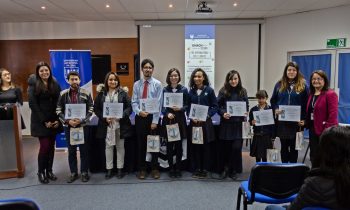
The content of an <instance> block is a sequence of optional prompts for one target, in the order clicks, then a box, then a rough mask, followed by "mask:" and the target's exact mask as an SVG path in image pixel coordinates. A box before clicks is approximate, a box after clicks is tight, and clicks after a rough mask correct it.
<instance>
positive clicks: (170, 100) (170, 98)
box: [163, 93, 183, 108]
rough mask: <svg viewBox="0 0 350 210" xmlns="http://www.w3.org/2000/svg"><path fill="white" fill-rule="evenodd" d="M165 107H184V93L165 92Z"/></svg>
mask: <svg viewBox="0 0 350 210" xmlns="http://www.w3.org/2000/svg"><path fill="white" fill-rule="evenodd" d="M163 106H164V107H176V108H182V107H183V93H164V101H163Z"/></svg>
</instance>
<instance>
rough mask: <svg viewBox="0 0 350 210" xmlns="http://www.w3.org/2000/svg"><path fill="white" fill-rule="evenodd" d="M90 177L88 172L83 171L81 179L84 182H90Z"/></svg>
mask: <svg viewBox="0 0 350 210" xmlns="http://www.w3.org/2000/svg"><path fill="white" fill-rule="evenodd" d="M89 179H90V176H89V174H88V173H87V172H83V173H81V181H82V182H88V181H89Z"/></svg>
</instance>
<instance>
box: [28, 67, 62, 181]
mask: <svg viewBox="0 0 350 210" xmlns="http://www.w3.org/2000/svg"><path fill="white" fill-rule="evenodd" d="M60 91H61V87H60V86H59V84H58V83H57V81H56V80H55V79H54V78H53V77H52V73H51V68H50V66H49V64H47V63H45V62H39V63H38V64H37V66H36V73H35V75H34V74H33V75H31V76H30V77H29V79H28V102H29V107H30V109H31V110H32V113H31V117H30V123H31V124H30V132H31V135H32V136H35V137H38V138H39V142H40V149H39V154H38V179H39V181H40V182H41V183H43V184H47V183H49V180H52V181H55V180H56V179H57V177H56V176H55V174H54V173H53V172H52V165H53V159H54V155H55V138H56V134H57V133H60V132H62V131H63V129H62V125H61V123H60V122H59V120H58V116H57V114H56V105H57V101H58V97H59V95H60Z"/></svg>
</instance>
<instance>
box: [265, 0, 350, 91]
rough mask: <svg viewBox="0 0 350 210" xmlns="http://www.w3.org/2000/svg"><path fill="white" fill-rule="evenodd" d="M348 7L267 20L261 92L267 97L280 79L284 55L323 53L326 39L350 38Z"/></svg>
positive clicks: (284, 60)
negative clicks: (292, 52)
mask: <svg viewBox="0 0 350 210" xmlns="http://www.w3.org/2000/svg"><path fill="white" fill-rule="evenodd" d="M349 20H350V6H346V7H345V6H344V7H337V8H331V9H325V10H318V11H314V12H306V13H300V14H295V15H288V16H281V17H275V18H268V19H267V20H266V23H265V43H264V45H265V55H264V57H265V65H264V73H265V75H264V80H263V84H262V88H265V89H266V90H267V91H268V93H272V89H273V87H274V85H275V83H276V82H277V80H278V79H279V78H280V77H281V76H282V72H283V68H284V66H285V64H286V62H287V52H289V51H300V50H319V49H326V41H327V39H329V38H344V37H345V38H347V42H348V43H347V46H350V45H349V41H350V40H349V38H350V21H349Z"/></svg>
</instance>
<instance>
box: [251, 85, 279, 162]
mask: <svg viewBox="0 0 350 210" xmlns="http://www.w3.org/2000/svg"><path fill="white" fill-rule="evenodd" d="M255 97H256V98H257V99H258V104H257V105H256V106H254V107H253V108H251V109H250V111H249V123H250V124H251V125H253V129H254V137H253V142H252V145H251V146H250V156H252V157H255V159H256V162H261V161H262V162H266V161H267V154H266V150H267V149H272V140H271V139H272V138H274V133H275V125H274V124H271V125H262V126H257V123H258V124H259V122H257V121H259V119H254V116H253V112H257V111H262V110H268V109H270V110H271V109H272V108H271V106H269V105H268V104H267V98H268V95H267V92H266V91H265V90H259V91H258V92H257V93H256V95H255ZM271 117H273V112H272V111H271ZM260 120H261V119H260Z"/></svg>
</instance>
